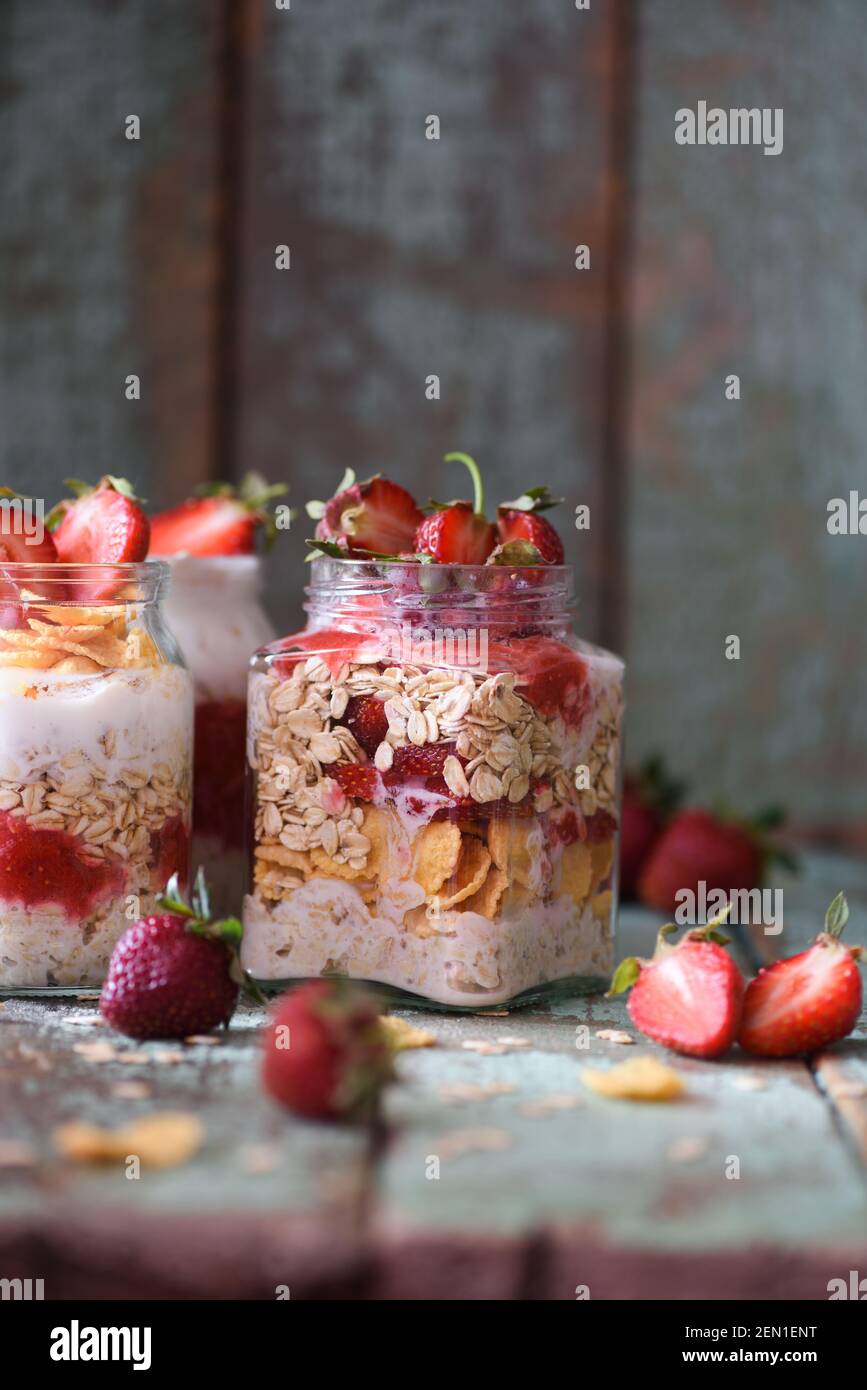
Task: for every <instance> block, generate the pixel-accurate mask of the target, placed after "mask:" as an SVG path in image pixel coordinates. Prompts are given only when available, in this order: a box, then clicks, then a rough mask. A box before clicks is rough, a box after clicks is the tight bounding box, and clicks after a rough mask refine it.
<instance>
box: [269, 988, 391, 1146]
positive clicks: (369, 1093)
mask: <svg viewBox="0 0 867 1390" xmlns="http://www.w3.org/2000/svg"><path fill="white" fill-rule="evenodd" d="M391 1056H392V1053H391V1049H390V1047H389V1044H388V1041H387V1039H386V1037H385V1035H384V1032H383V1030H382V1028H381V1027H380V1022H379V1005H378V1001H377V998H376V996H375V995H374V994H372V993H371V992H370V991H369V990H366V989H364V988H363V987H361V986H359V985H352V984H349V983H347V982H345V981H340V980H316V981H314V983H312V984H309V985H302V986H301V987H300V988H299V989H296V990H293V992H292V993H291V994H287V995H284V996H283V998H282V999H279V1000H278V1001H277V1004H276V1006H275V1008H274V1011H273V1014H272V1017H271V1022H270V1024H269V1026H268V1029H267V1031H266V1034H265V1051H264V1056H263V1059H262V1085H263V1087H264V1089H265V1090H266V1091H267V1092H268V1094H269V1095H270V1096H272V1097H273V1098H274V1100H277V1101H279V1102H280V1104H281V1105H285V1106H287V1107H288V1108H289V1109H290V1110H294V1111H296V1112H297V1113H298V1114H299V1115H307V1116H308V1117H309V1118H311V1119H316V1120H345V1119H363V1118H366V1117H369V1116H370V1115H372V1114H373V1112H374V1111H375V1109H376V1105H377V1101H378V1098H379V1093H380V1091H381V1089H382V1087H383V1086H384V1085H385V1083H386V1082H387V1081H388V1080H389V1079H390V1078H391V1076H392V1064H391Z"/></svg>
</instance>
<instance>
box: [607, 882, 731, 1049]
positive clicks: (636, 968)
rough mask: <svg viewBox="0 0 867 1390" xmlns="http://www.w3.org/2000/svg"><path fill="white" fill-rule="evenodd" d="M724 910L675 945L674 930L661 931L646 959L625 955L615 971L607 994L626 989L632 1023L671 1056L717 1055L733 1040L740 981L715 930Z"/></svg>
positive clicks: (722, 936) (718, 933)
mask: <svg viewBox="0 0 867 1390" xmlns="http://www.w3.org/2000/svg"><path fill="white" fill-rule="evenodd" d="M730 910H731V908H730V905H729V906H727V907H726V908H725V909H724V910H723V912H721V913H720V914H719V915H718V916H717V917H715V918H714V919H713V921H711V922H709V923H708V924H707V926H705V927H697V928H694V929H692V930H690V931H687V932H686V934H685V935H684V936H683V937H682V938H681V940H680V941H679V942H678V943H677V945H672V943H671V942H669V941H668V939H667V938H668V937H669V936H670V935H671V934H672V933H673V932H676V931H677V930H678V929H677V927H676V926H675V925H674V924H673V923H670V924H669V925H668V926H665V927H662V928H661V929H660V932H659V937H658V939H657V947H656V952H655V954H654V956H653V959H652V960H649V961H645V960H639V959H638V958H637V957H635V956H632V957H628V958H627V959H626V960H623V961H621V962H620V965H619V966H618V967H617V970H616V971H615V974H614V979H613V980H612V982H611V989H610V990H609V994H612V995H613V994H620V993H622V992H623V991H624V990H626V989H630V988H631V993H630V996H629V1001H628V1003H627V1010H628V1012H629V1017H630V1018H631V1019H632V1022H633V1023H634V1024H635V1026H636V1028H638V1029H639V1031H640V1032H642V1033H644V1035H645V1037H648V1038H652V1039H653V1041H654V1042H658V1043H662V1045H663V1046H664V1047H670V1048H671V1049H672V1051H673V1052H682V1053H685V1054H686V1055H687V1056H688V1057H721V1056H722V1054H723V1053H724V1052H727V1051H728V1049H729V1048H730V1047H731V1045H732V1043H733V1042H734V1041H735V1038H736V1037H737V1033H738V1026H739V1024H740V1020H741V1009H742V1007H743V999H744V981H743V976H742V975H741V972H740V970H739V969H738V967H737V966H736V965H735V963H734V961H733V960H732V958H731V956H729V955H728V953H727V952H726V951H725V949H724V947H725V946H726V945H727V943H728V938H727V937H725V936H724V935H723V934H722V933H721V932H720V931H719V926H720V925H721V923H722V922H724V921H725V919H726V917H727V916H728V914H729V911H730Z"/></svg>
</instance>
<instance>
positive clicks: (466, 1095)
mask: <svg viewBox="0 0 867 1390" xmlns="http://www.w3.org/2000/svg"><path fill="white" fill-rule="evenodd" d="M516 1089H517V1087H515V1086H513V1085H511V1083H510V1082H508V1081H491V1082H490V1083H489V1084H488V1085H487V1086H481V1085H478V1084H477V1083H475V1082H473V1081H454V1082H451V1083H450V1084H449V1085H446V1086H441V1087H440V1088H439V1090H438V1091H437V1096H438V1097H439V1099H440V1100H441V1101H444V1102H445V1104H446V1105H461V1104H463V1103H464V1102H469V1101H474V1100H491V1099H493V1097H494V1096H507V1095H509V1094H511V1092H513V1091H515V1090H516Z"/></svg>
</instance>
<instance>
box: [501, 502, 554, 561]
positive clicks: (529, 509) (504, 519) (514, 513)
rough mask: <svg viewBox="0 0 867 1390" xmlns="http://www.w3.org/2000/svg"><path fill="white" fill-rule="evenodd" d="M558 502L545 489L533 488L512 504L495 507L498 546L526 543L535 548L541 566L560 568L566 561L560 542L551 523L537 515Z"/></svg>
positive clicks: (505, 503) (506, 503) (504, 503)
mask: <svg viewBox="0 0 867 1390" xmlns="http://www.w3.org/2000/svg"><path fill="white" fill-rule="evenodd" d="M561 500H562V499H560V498H557V497H552V496H551V493H550V491H549V490H548V488H547V487H533V488H528V490H527V491H526V492H525V493H524V494H523V495H522V496H521V497H517V498H516V499H515V501H514V502H503V503H502V504H501V505H500V506H499V507H498V508H497V531H498V533H499V537H500V543H501V544H502V545H507V544H508V543H509V542H510V541H523V542H526V543H527V544H529V545H532V546H534V547H535V548H536V550H537V551H538V552H539V556H540V557H541V560H542V561H543V563H544V564H546V565H562V563H563V560H564V558H565V552H564V550H563V542H562V541H561V539H560V537H559V535H558V534H557V532H556V530H555V529H554V527H553V526H552V525H551V523H550V521H547V520H546V519H545V517H543V516H540V515H539V513H540V512H541V511H544V510H545V509H546V508H548V507H555V506H556V505H557V503H558V502H559V501H561ZM530 563H532V562H530Z"/></svg>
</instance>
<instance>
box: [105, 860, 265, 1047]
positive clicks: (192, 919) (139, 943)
mask: <svg viewBox="0 0 867 1390" xmlns="http://www.w3.org/2000/svg"><path fill="white" fill-rule="evenodd" d="M157 905H158V907H159V908H160V912H159V913H154V914H151V915H150V916H148V917H143V918H142V919H141V920H140V921H138V922H136V923H135V924H134V925H133V926H131V927H128V928H127V930H126V931H125V932H124V933H123V935H122V936H121V937H120V939H119V941H118V942H117V945H116V946H115V948H114V951H113V952H112V955H111V960H110V961H109V965H108V974H107V975H106V979H105V983H104V985H103V987H102V993H101V995H100V1000H99V1008H100V1013H101V1014H102V1016H103V1018H104V1019H105V1020H106V1022H107V1023H110V1024H111V1025H112V1027H113V1028H116V1029H117V1030H118V1032H121V1033H126V1034H127V1036H128V1037H131V1038H186V1037H189V1036H190V1035H191V1034H195V1033H206V1032H208V1031H209V1030H210V1029H211V1028H216V1027H217V1025H218V1024H221V1023H222V1024H228V1022H229V1020H230V1018H231V1017H232V1014H233V1013H234V1011H235V1005H236V1004H237V1002H238V992H239V987H240V986H241V985H243V986H244V988H245V989H247V990H248V991H249V992H250V993H251V994H252V995H253V997H254V998H256V999H257V1000H258V1001H259V1002H263V1000H262V996H261V994H260V993H259V991H258V990H257V989H256V987H255V986H254V985H253V984H252V982H251V981H250V980H249V979H248V978H247V977H246V976H245V975H244V972H243V970H242V969H241V962H240V956H239V946H240V941H241V935H242V927H241V923H240V922H239V921H238V919H237V918H236V917H228V918H226V919H225V920H223V921H219V922H212V921H211V913H210V904H209V901H208V892H207V888H206V885H205V878H204V874H203V872H202V870H201V869H200V870H199V872H198V875H197V877H196V885H195V888H194V891H193V896H192V903H189V902H187V900H186V899H185V898H184V896H183V894H182V893H181V890H180V883H179V879H178V875H177V874H175V875H174V876H173V877H172V878H171V879H170V880H169V883H168V886H167V888H166V891H165V893H164V894H163V895H162V896H161V897H160V898H158V899H157Z"/></svg>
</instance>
